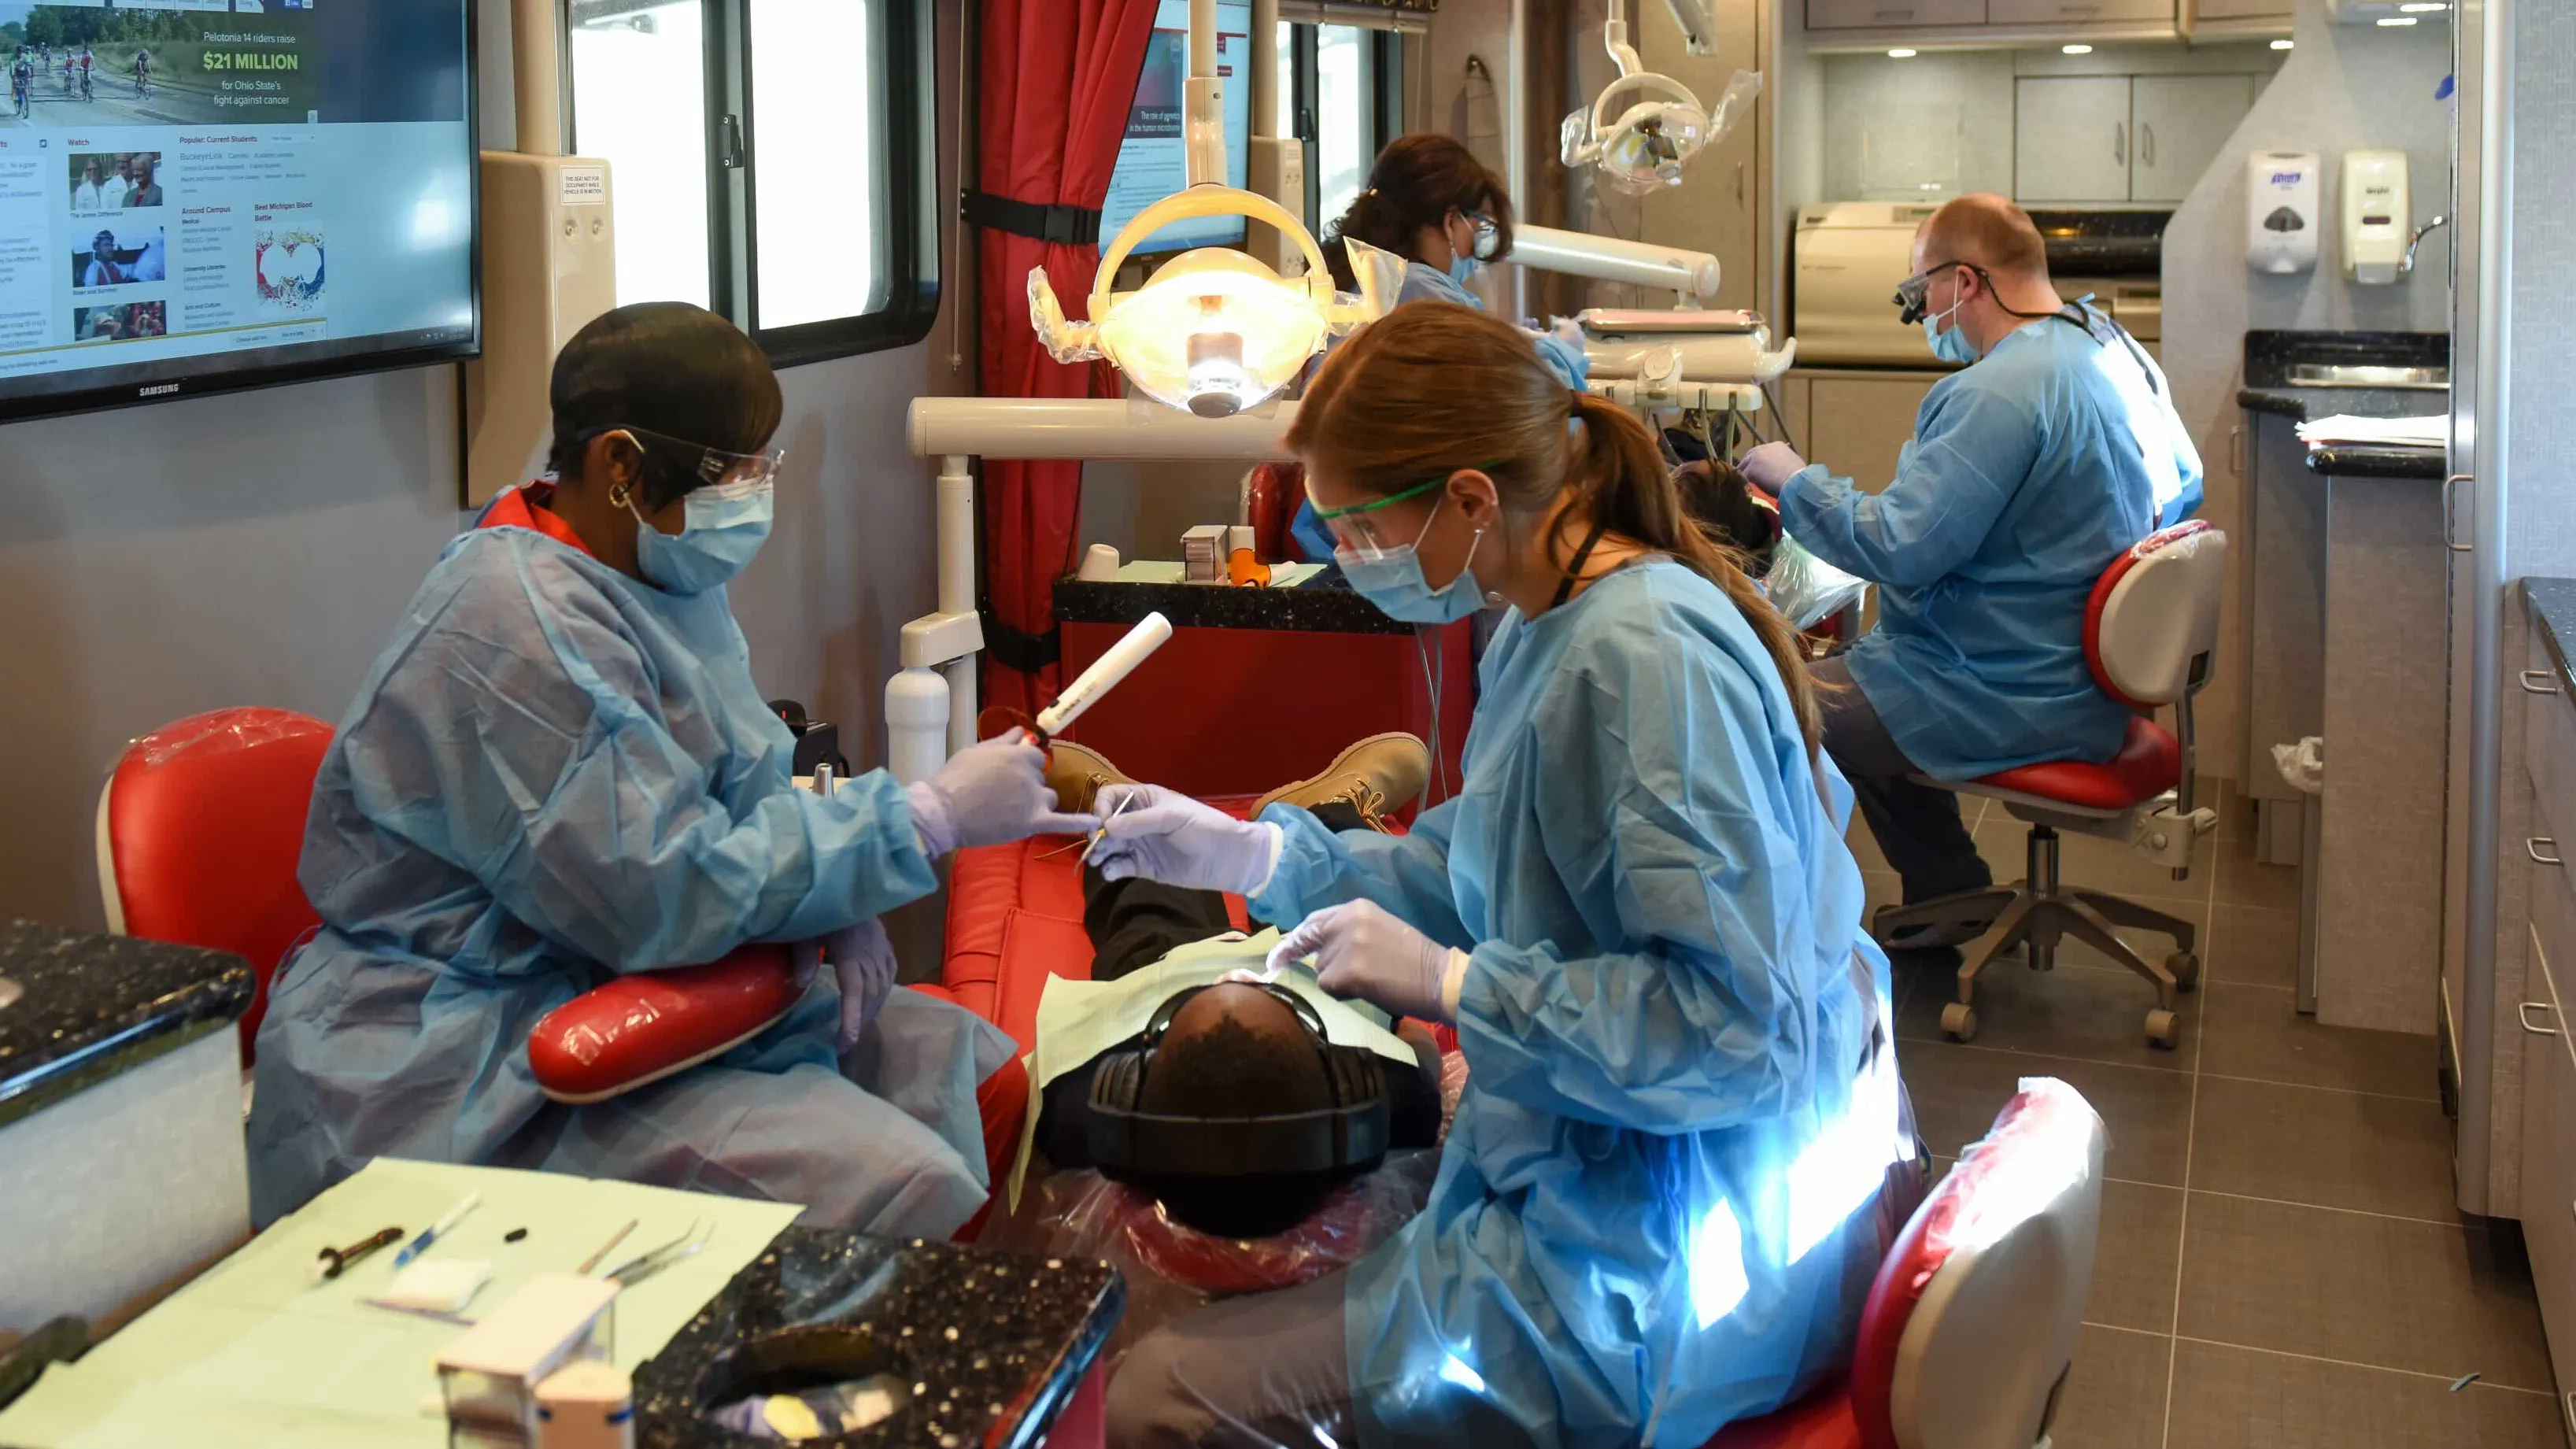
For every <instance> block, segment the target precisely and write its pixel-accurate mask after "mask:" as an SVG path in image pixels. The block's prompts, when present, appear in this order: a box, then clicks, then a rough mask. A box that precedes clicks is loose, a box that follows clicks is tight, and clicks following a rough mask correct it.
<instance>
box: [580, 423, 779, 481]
mask: <svg viewBox="0 0 2576 1449" xmlns="http://www.w3.org/2000/svg"><path fill="white" fill-rule="evenodd" d="M600 431H601V432H603V433H630V434H633V435H634V437H635V439H636V441H637V442H638V443H639V444H640V443H641V442H642V441H643V440H644V439H646V438H650V439H652V440H653V441H654V442H657V443H660V444H661V445H662V446H663V447H664V448H665V449H667V450H669V455H670V456H671V457H672V459H673V460H674V461H676V462H678V463H679V464H680V466H681V467H682V468H683V469H685V470H686V471H687V472H688V474H689V476H690V477H692V478H695V479H697V480H698V482H699V483H700V484H701V485H703V486H706V487H712V488H720V489H723V490H725V491H727V492H735V491H740V492H750V491H752V490H754V489H758V488H767V487H770V486H772V485H774V484H776V483H777V481H778V469H779V465H780V464H782V463H785V462H786V461H787V450H786V449H785V448H770V449H767V450H765V451H762V452H758V453H731V452H727V451H725V450H724V449H722V448H710V447H708V446H707V445H706V444H704V443H693V442H690V441H689V440H688V439H686V438H675V437H672V436H671V435H670V434H668V433H657V432H655V431H653V430H652V429H651V428H639V427H636V426H634V425H633V424H631V423H629V424H624V425H621V426H619V427H614V428H602V429H600ZM691 454H695V455H696V461H694V462H692V461H690V455H691Z"/></svg>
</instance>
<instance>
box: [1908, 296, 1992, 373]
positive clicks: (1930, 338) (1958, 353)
mask: <svg viewBox="0 0 2576 1449" xmlns="http://www.w3.org/2000/svg"><path fill="white" fill-rule="evenodd" d="M1958 310H1959V304H1958V303H1956V302H1953V303H1951V304H1950V310H1949V311H1947V312H1944V313H1942V314H1941V315H1940V316H1938V317H1932V316H1926V317H1925V318H1924V319H1923V340H1924V341H1926V342H1928V343H1930V344H1932V355H1933V356H1934V357H1937V358H1939V359H1941V360H1942V361H1943V362H1955V363H1957V364H1959V365H1960V366H1961V367H1965V366H1967V365H1968V364H1969V363H1971V362H1974V361H1976V360H1977V359H1978V358H1979V357H1980V356H1983V355H1984V354H1982V353H1980V352H1978V351H1977V344H1975V343H1974V342H1971V341H1969V340H1968V333H1967V329H1965V328H1963V327H1961V326H1960V325H1959V324H1958V323H1956V322H1952V323H1951V324H1950V330H1949V331H1947V332H1943V331H1940V330H1939V328H1940V326H1941V323H1942V321H1943V320H1944V319H1946V318H1949V317H1951V316H1954V315H1956V314H1957V312H1958Z"/></svg>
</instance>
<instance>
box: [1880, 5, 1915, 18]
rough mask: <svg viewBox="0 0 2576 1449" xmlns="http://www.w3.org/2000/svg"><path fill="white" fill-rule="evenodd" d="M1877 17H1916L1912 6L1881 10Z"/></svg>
mask: <svg viewBox="0 0 2576 1449" xmlns="http://www.w3.org/2000/svg"><path fill="white" fill-rule="evenodd" d="M1876 18H1877V19H1880V20H1911V19H1913V18H1914V11H1913V8H1912V7H1910V6H1909V7H1907V8H1906V9H1903V10H1881V11H1879V12H1878V13H1877V16H1876Z"/></svg>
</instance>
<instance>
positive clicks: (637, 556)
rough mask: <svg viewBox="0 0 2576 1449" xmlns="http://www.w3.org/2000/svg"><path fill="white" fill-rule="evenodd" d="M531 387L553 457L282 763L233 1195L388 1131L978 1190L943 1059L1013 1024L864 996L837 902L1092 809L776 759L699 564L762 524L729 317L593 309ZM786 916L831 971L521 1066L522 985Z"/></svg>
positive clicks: (318, 1168) (341, 1163) (322, 1181)
mask: <svg viewBox="0 0 2576 1449" xmlns="http://www.w3.org/2000/svg"><path fill="white" fill-rule="evenodd" d="M551 399H552V403H553V410H554V430H555V441H554V451H553V455H552V459H551V468H552V470H553V474H554V476H553V478H552V479H550V480H545V481H540V482H537V483H532V484H529V485H528V486H526V487H524V488H519V489H516V490H513V491H511V492H509V493H506V494H504V495H502V496H501V497H500V498H499V499H498V500H496V501H495V502H494V503H493V504H492V506H491V507H490V508H488V509H486V510H485V512H484V514H483V517H482V518H481V519H480V520H479V521H478V523H477V526H476V527H475V528H473V529H471V530H469V531H468V532H467V533H465V534H464V535H463V536H462V537H460V538H458V539H457V540H456V541H455V542H454V543H451V544H450V545H448V547H447V550H446V552H445V553H444V554H443V555H441V556H440V558H439V561H438V564H437V566H436V567H434V568H432V569H431V570H430V573H429V577H428V579H427V580H426V581H425V582H424V583H423V584H422V585H421V587H420V591H419V592H418V593H417V594H415V595H414V596H413V598H412V602H411V606H410V608H409V610H408V611H407V612H406V613H405V615H404V618H403V621H402V623H401V625H400V626H399V627H398V628H397V629H396V630H395V633H394V639H393V642H392V644H391V645H390V646H389V647H388V648H387V649H386V651H385V653H384V655H383V656H382V657H381V658H380V659H378V660H377V662H376V665H375V668H374V669H373V670H372V671H370V672H369V674H368V676H367V680H366V683H365V684H364V685H363V686H362V687H361V688H360V690H359V692H358V699H357V702H356V703H355V704H354V705H352V706H351V707H350V709H349V712H348V714H347V715H346V716H345V717H343V719H342V720H341V724H340V730H339V733H338V735H337V736H336V737H335V738H334V739H333V740H332V742H331V748H330V751H329V753H328V754H327V755H325V756H324V758H323V762H322V768H321V771H320V774H319V776H318V777H317V778H316V779H315V781H314V786H313V808H312V814H311V816H310V818H309V820H308V822H307V824H306V827H305V840H304V856H303V861H302V864H301V867H300V869H299V872H298V874H299V878H300V880H301V882H302V884H303V887H304V892H305V894H306V896H307V897H309V898H310V899H311V901H312V902H313V906H314V909H315V910H316V911H317V912H318V913H319V914H320V915H321V917H322V928H321V930H320V932H319V934H317V935H316V936H315V937H314V939H313V940H312V941H311V942H310V943H309V944H307V945H306V946H305V947H304V948H303V949H302V950H300V951H299V952H297V954H296V955H295V956H294V958H293V959H292V960H291V961H290V962H289V963H288V964H287V965H286V966H285V968H284V969H283V970H281V971H280V973H279V974H278V977H277V979H276V982H275V985H274V988H273V991H272V994H271V997H270V1003H269V1011H268V1017H267V1020H266V1021H265V1022H264V1023H263V1024H262V1025H261V1028H260V1033H259V1041H258V1067H257V1071H258V1079H257V1090H256V1093H255V1095H254V1099H253V1108H252V1113H251V1122H250V1148H251V1195H252V1210H253V1214H254V1216H255V1217H256V1218H257V1219H258V1221H260V1222H262V1223H266V1222H269V1221H271V1220H273V1219H275V1218H276V1217H278V1216H279V1215H281V1214H283V1213H285V1212H288V1211H290V1210H292V1209H293V1208H295V1207H296V1206H297V1205H299V1204H300V1203H302V1202H304V1201H305V1200H306V1199H307V1198H310V1197H311V1196H313V1195H314V1194H315V1193H317V1192H319V1191H321V1190H322V1189H323V1188H325V1187H328V1186H330V1185H331V1184H332V1183H334V1182H336V1181H338V1180H339V1179H341V1178H343V1177H346V1176H347V1175H349V1174H350V1173H351V1172H353V1171H355V1170H356V1169H357V1168H358V1167H360V1166H361V1165H363V1164H364V1163H365V1162H366V1161H367V1160H368V1159H369V1158H372V1157H378V1156H392V1157H410V1158H421V1159H427V1160H431V1161H443V1162H465V1163H484V1164H489V1165H493V1166H501V1167H522V1168H541V1169H547V1170H552V1171H561V1172H571V1173H578V1174H581V1175H584V1176H590V1177H608V1178H617V1179H622V1180H625V1181H630V1182H643V1183H652V1184H656V1185H659V1186H664V1187H679V1188H696V1189H700V1190H704V1191H710V1192H722V1193H731V1194H735V1195H738V1196H744V1197H763V1198H769V1199H772V1200H777V1201H787V1202H798V1203H803V1204H805V1205H806V1207H807V1213H806V1217H807V1219H808V1220H809V1221H811V1222H815V1223H818V1224H822V1225H827V1226H836V1227H846V1228H853V1229H860V1230H865V1231H871V1232H878V1233H888V1234H896V1235H923V1236H939V1237H945V1236H947V1235H948V1234H950V1233H952V1232H953V1231H955V1230H956V1229H957V1228H958V1227H959V1226H960V1225H961V1224H963V1223H964V1222H965V1221H966V1220H967V1219H968V1218H969V1217H971V1216H972V1215H973V1214H974V1213H975V1212H976V1210H977V1209H978V1208H980V1207H981V1206H982V1205H983V1202H984V1199H985V1167H984V1161H985V1159H984V1150H983V1144H982V1135H981V1130H980V1124H979V1121H978V1116H977V1110H976V1103H975V1089H976V1086H977V1084H978V1083H979V1082H980V1081H981V1080H982V1079H983V1078H984V1077H986V1076H988V1075H990V1074H991V1073H992V1072H993V1071H994V1070H996V1069H997V1068H999V1067H1000V1066H1001V1065H1002V1063H1003V1062H1004V1061H1006V1060H1007V1059H1008V1058H1009V1057H1010V1055H1011V1054H1012V1051H1013V1049H1012V1047H1011V1044H1010V1040H1009V1038H1007V1037H1005V1036H1003V1035H1001V1034H1000V1033H999V1032H997V1031H995V1030H994V1029H993V1028H992V1027H991V1026H989V1025H986V1024H985V1023H983V1022H982V1021H980V1020H978V1019H977V1018H975V1017H973V1016H971V1015H969V1014H968V1013H966V1012H964V1011H961V1010H959V1009H957V1008H955V1007H953V1006H950V1005H948V1004H946V1003H944V1002H938V1001H933V1000H932V999H931V998H929V997H927V996H923V995H921V994H920V993H917V992H905V991H894V990H893V989H892V987H893V983H894V974H895V973H894V957H893V951H892V948H891V947H890V946H889V945H888V944H887V942H886V938H885V933H884V931H883V929H882V928H880V927H878V926H877V925H876V922H875V917H876V916H877V915H878V913H880V912H882V911H885V910H888V909H891V908H892V907H894V906H897V905H900V904H902V903H904V902H905V901H909V900H912V899H914V898H916V897H919V896H923V895H927V894H929V892H930V891H931V889H932V888H933V887H934V885H935V884H936V877H935V876H934V874H933V871H932V862H933V861H934V860H936V859H937V858H938V857H939V856H940V855H942V854H944V853H946V852H947V851H948V850H950V849H952V848H954V847H957V846H960V845H972V844H978V843H984V842H999V841H1005V840H1016V839H1020V838H1022V837H1024V836H1027V835H1031V834H1035V833H1038V832H1040V831H1045V830H1078V829H1086V828H1089V827H1090V826H1091V825H1092V824H1093V823H1095V822H1094V821H1093V820H1092V818H1091V817H1089V816H1068V815H1061V814H1059V813H1058V812H1057V810H1056V808H1055V796H1054V794H1053V792H1052V791H1050V790H1049V789H1048V788H1047V785H1046V782H1045V777H1044V765H1043V755H1042V753H1041V752H1040V751H1039V750H1038V749H1037V748H1036V747H1035V746H1034V745H1031V744H1029V743H1027V742H1025V741H1022V740H1018V739H1011V740H995V741H990V742H987V743H985V744H981V745H977V746H975V747H973V748H971V749H968V750H966V751H963V752H961V753H960V754H959V755H958V756H956V757H955V758H954V759H952V760H950V761H949V763H948V764H947V766H946V767H944V768H943V769H942V770H941V771H940V772H939V773H938V774H936V775H934V776H932V777H931V778H930V779H928V780H925V781H922V782H920V783H918V784H914V785H912V786H909V787H906V786H902V785H898V784H896V783H895V782H894V780H893V779H892V778H891V777H889V776H888V775H886V774H885V773H884V772H883V771H873V772H870V773H868V774H863V775H859V776H856V777H854V778H852V779H850V780H848V781H847V782H845V783H844V784H843V785H842V787H841V789H840V790H839V792H838V793H837V794H836V795H834V796H833V797H832V798H829V799H825V798H824V797H822V796H819V795H815V794H813V793H811V792H809V791H803V790H799V789H797V788H795V786H794V784H793V783H792V782H791V781H790V779H789V777H788V776H789V762H790V760H791V758H792V755H793V748H794V744H793V741H792V740H791V738H790V737H789V735H788V733H787V729H786V727H785V726H784V725H782V724H781V723H779V721H778V718H777V717H776V716H775V715H773V714H771V713H770V711H769V709H768V707H767V706H766V705H765V704H764V703H762V699H761V695H760V692H759V691H758V690H757V689H755V688H754V687H753V684H752V676H751V659H750V652H749V650H748V648H747V647H746V646H745V644H744V641H743V636H742V630H741V628H740V627H739V626H737V625H736V624H735V622H734V617H733V610H732V607H731V605H730V604H729V603H728V602H727V600H726V596H725V589H724V584H725V582H726V581H727V580H728V579H731V578H732V577H734V576H735V575H736V574H738V573H740V572H741V571H742V569H743V567H744V566H745V565H746V564H748V563H749V562H750V561H751V558H752V556H753V554H755V553H756V552H758V550H759V548H760V545H761V542H762V541H763V540H764V539H766V538H767V537H768V535H769V525H770V516H771V497H772V491H773V489H774V487H775V478H776V474H777V470H778V465H779V462H780V454H778V453H777V452H776V451H774V450H772V449H771V448H770V437H771V434H772V433H773V432H774V431H775V430H776V429H777V427H778V421H779V415H780V411H781V406H782V405H781V399H780V395H779V389H778V379H777V378H776V377H775V376H774V375H773V374H772V373H771V371H770V368H769V362H768V360H767V359H766V358H765V357H763V356H762V355H761V352H760V349H759V348H758V347H757V346H755V345H753V343H752V342H751V339H749V338H748V337H745V336H744V335H743V334H742V333H741V332H740V331H739V330H737V329H736V328H735V327H734V326H733V325H732V324H731V323H729V322H726V321H725V320H724V319H722V318H720V317H717V316H715V315H714V314H713V313H710V312H707V311H704V310H702V309H700V308H696V307H691V306H687V305H685V304H682V303H676V302H665V303H648V304H642V305H638V306H631V307H621V308H619V309H617V310H616V311H614V312H610V313H608V314H607V315H606V316H603V317H601V318H599V319H598V320H596V321H594V322H592V323H591V324H590V325H589V326H587V327H584V328H583V329H582V330H581V332H580V333H579V335H577V336H575V337H574V338H573V340H572V341H571V342H570V343H568V344H566V345H565V347H564V350H563V353H562V355H561V356H559V357H558V358H557V359H556V361H555V368H554V377H553V383H552V388H551ZM809 940H821V941H823V942H824V943H825V950H824V956H825V959H827V960H828V961H829V963H830V966H831V969H830V970H818V971H816V972H814V973H813V976H812V979H811V980H810V981H809V982H808V983H807V985H806V989H805V992H804V995H803V996H802V998H801V999H799V1000H798V1001H797V1003H796V1004H795V1006H794V1007H792V1008H791V1009H790V1010H789V1012H788V1013H787V1015H786V1016H784V1017H782V1018H780V1019H779V1020H778V1021H777V1022H775V1023H773V1024H772V1025H771V1026H769V1027H768V1028H767V1029H765V1030H763V1031H761V1032H760V1033H759V1034H757V1035H755V1036H753V1037H752V1038H750V1039H749V1040H747V1041H744V1042H742V1043H740V1044H738V1045H736V1046H734V1047H733V1048H732V1049H731V1050H729V1051H726V1052H724V1053H722V1054H721V1055H719V1056H716V1057H715V1058H713V1059H712V1060H709V1061H705V1062H702V1063H699V1064H696V1065H693V1066H690V1067H688V1068H686V1069H685V1070H682V1071H679V1072H677V1073H676V1074H674V1075H671V1076H667V1077H664V1078H662V1079H661V1080H658V1081H654V1082H651V1083H649V1084H647V1085H644V1086H641V1087H638V1088H636V1089H634V1090H632V1091H629V1092H627V1093H626V1094H625V1095H623V1096H619V1097H615V1098H613V1099H611V1100H608V1101H604V1102H595V1103H591V1104H589V1105H585V1106H567V1105H563V1104H560V1103H556V1102H553V1101H550V1100H549V1099H547V1098H546V1097H545V1096H544V1094H543V1093H542V1092H540V1091H539V1089H538V1087H537V1084H536V1081H535V1080H534V1078H533V1077H532V1076H531V1074H530V1071H529V1066H528V1054H527V1047H526V1043H527V1038H528V1032H529V1029H530V1028H531V1027H532V1026H534V1025H535V1024H536V1022H537V1020H538V1018H540V1017H542V1016H544V1015H545V1014H546V1013H547V1012H549V1011H551V1010H553V1009H554V1008H556V1007H558V1006H561V1005H563V1004H564V1003H565V1002H567V1001H569V1000H571V999H572V998H573V997H574V996H576V995H578V994H580V993H581V992H583V991H585V990H588V989H589V988H591V987H593V986H596V985H599V984H600V983H602V982H603V981H605V980H607V979H609V977H611V976H612V975H616V974H620V973H625V972H635V971H651V970H656V969H663V968H668V967H674V966H685V965H692V964H696V963H700V962H708V961H714V960H718V959H720V958H722V957H724V956H727V955H729V954H731V953H732V952H734V951H735V950H737V949H738V948H740V947H742V946H745V945H747V944H750V943H754V942H764V941H777V942H800V941H809ZM808 959H812V958H810V957H809V958H808ZM880 1016H882V1017H883V1020H882V1021H880V1020H879V1018H880ZM898 1018H899V1019H900V1020H899V1023H898ZM872 1028H873V1029H872ZM854 1048H855V1050H853V1049H854ZM844 1054H847V1055H848V1057H849V1061H850V1063H851V1069H852V1072H853V1074H854V1075H856V1076H858V1077H860V1078H862V1079H863V1080H864V1081H865V1083H866V1085H864V1086H863V1085H862V1084H861V1082H859V1081H853V1080H851V1079H850V1078H848V1077H844V1076H843V1075H842V1069H841V1065H840V1062H841V1058H842V1057H843V1055H844ZM870 1088H875V1089H876V1090H870Z"/></svg>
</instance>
